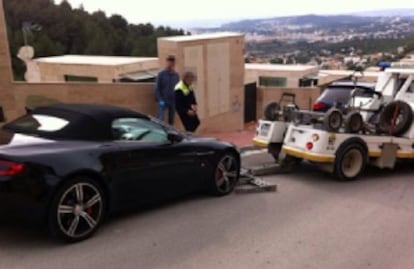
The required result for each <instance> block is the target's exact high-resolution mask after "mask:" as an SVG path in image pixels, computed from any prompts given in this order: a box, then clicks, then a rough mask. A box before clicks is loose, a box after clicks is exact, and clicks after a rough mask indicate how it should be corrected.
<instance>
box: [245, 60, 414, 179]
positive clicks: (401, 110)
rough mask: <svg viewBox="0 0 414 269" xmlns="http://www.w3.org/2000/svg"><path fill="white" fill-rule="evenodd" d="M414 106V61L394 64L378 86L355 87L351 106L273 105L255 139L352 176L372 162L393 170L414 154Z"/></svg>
mask: <svg viewBox="0 0 414 269" xmlns="http://www.w3.org/2000/svg"><path fill="white" fill-rule="evenodd" d="M413 109H414V66H411V67H406V66H405V67H404V66H393V67H392V68H389V69H387V70H386V71H384V72H383V73H382V74H381V75H380V76H379V78H378V81H377V85H376V88H375V91H373V92H367V91H365V92H358V90H354V92H353V93H352V98H351V101H350V103H349V104H348V106H347V107H346V108H339V106H337V107H334V108H332V109H330V110H329V111H328V112H326V113H320V112H318V113H317V112H312V111H300V110H298V109H295V105H294V104H290V105H286V106H284V107H281V105H279V104H275V103H273V104H270V105H269V106H268V107H267V109H266V111H265V115H266V116H265V117H266V119H265V120H260V121H259V126H258V128H257V132H256V136H255V137H254V139H253V142H254V144H255V145H257V146H260V147H266V148H268V151H269V153H271V154H272V155H273V156H274V157H275V159H276V160H277V161H278V162H280V163H281V164H283V163H292V161H294V163H296V162H299V161H301V160H306V161H309V162H311V163H314V164H316V165H318V166H319V167H320V168H321V169H322V170H325V171H328V172H330V173H332V174H333V175H335V176H336V177H337V178H339V179H341V180H352V179H355V178H357V177H358V176H360V175H361V173H363V171H364V169H365V167H366V166H367V165H374V166H377V167H379V168H389V169H393V168H394V167H395V164H396V162H397V160H399V159H414V124H413Z"/></svg>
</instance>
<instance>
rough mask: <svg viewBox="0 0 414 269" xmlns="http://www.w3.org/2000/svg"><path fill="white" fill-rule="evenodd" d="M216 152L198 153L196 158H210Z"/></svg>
mask: <svg viewBox="0 0 414 269" xmlns="http://www.w3.org/2000/svg"><path fill="white" fill-rule="evenodd" d="M214 153H215V152H214V151H204V152H197V153H196V156H198V157H202V156H210V155H214Z"/></svg>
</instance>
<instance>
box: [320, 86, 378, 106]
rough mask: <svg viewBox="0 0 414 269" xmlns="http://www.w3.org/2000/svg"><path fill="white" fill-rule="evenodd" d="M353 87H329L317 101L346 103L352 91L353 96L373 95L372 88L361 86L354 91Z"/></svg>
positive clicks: (368, 96) (367, 96) (369, 96)
mask: <svg viewBox="0 0 414 269" xmlns="http://www.w3.org/2000/svg"><path fill="white" fill-rule="evenodd" d="M354 89H355V88H354V87H343V88H341V87H330V88H327V89H326V90H325V91H324V92H323V93H322V95H321V96H320V97H319V99H318V101H319V102H324V103H335V102H338V103H343V104H344V103H348V101H349V99H350V98H351V94H352V92H354V96H355V97H364V98H372V97H373V91H374V90H371V89H369V88H362V87H357V88H356V91H354Z"/></svg>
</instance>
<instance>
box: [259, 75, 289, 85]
mask: <svg viewBox="0 0 414 269" xmlns="http://www.w3.org/2000/svg"><path fill="white" fill-rule="evenodd" d="M259 85H260V86H265V87H286V85H287V79H286V78H283V77H259Z"/></svg>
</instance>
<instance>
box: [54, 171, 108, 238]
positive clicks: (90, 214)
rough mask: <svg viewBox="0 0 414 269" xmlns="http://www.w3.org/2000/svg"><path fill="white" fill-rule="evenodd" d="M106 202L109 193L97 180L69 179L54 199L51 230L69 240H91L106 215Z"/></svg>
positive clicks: (56, 236) (85, 178)
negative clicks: (106, 192) (106, 193)
mask: <svg viewBox="0 0 414 269" xmlns="http://www.w3.org/2000/svg"><path fill="white" fill-rule="evenodd" d="M106 201H107V200H106V195H105V192H104V191H103V189H102V187H101V186H100V184H98V183H97V182H96V181H95V180H92V179H90V178H87V177H76V178H73V179H71V180H69V181H67V182H66V183H64V184H63V185H62V186H61V187H60V188H59V189H58V191H57V192H56V194H55V195H54V197H53V198H52V203H51V206H50V207H49V212H48V226H49V232H50V233H51V235H52V236H53V237H55V238H57V239H59V240H63V241H66V242H69V243H75V242H80V241H83V240H85V239H88V238H89V237H91V236H92V235H93V234H94V233H95V232H96V231H97V229H98V228H99V226H100V225H101V223H102V221H103V219H104V217H105V213H106Z"/></svg>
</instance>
